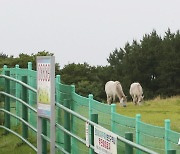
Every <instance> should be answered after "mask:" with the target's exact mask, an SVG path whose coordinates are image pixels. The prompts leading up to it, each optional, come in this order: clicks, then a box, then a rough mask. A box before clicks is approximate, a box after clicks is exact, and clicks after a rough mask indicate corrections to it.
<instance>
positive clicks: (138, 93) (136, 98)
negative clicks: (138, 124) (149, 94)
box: [129, 82, 144, 105]
mask: <svg viewBox="0 0 180 154" xmlns="http://www.w3.org/2000/svg"><path fill="white" fill-rule="evenodd" d="M129 93H130V95H131V97H132V99H133V103H134V104H135V105H137V104H140V102H141V101H143V98H144V96H143V89H142V87H141V85H140V83H138V82H134V83H132V84H131V86H130V90H129Z"/></svg>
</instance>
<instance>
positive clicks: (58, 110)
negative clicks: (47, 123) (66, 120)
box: [55, 75, 62, 144]
mask: <svg viewBox="0 0 180 154" xmlns="http://www.w3.org/2000/svg"><path fill="white" fill-rule="evenodd" d="M60 82H61V78H60V75H56V84H55V88H56V102H57V103H60V102H59V101H60V94H59V84H58V83H60ZM57 112H58V113H57V114H58V116H57V117H58V118H57V121H58V124H60V123H61V109H60V108H58V109H57ZM61 132H62V131H61V130H59V129H58V131H57V142H58V143H59V144H60V143H61V137H62V135H61V134H62V133H61Z"/></svg>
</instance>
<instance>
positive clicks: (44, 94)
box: [37, 57, 53, 118]
mask: <svg viewBox="0 0 180 154" xmlns="http://www.w3.org/2000/svg"><path fill="white" fill-rule="evenodd" d="M51 65H53V64H51V57H38V58H37V105H38V115H39V116H41V117H46V118H50V115H51V104H50V102H51V75H50V74H51V70H52V69H51Z"/></svg>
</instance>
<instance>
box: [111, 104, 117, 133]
mask: <svg viewBox="0 0 180 154" xmlns="http://www.w3.org/2000/svg"><path fill="white" fill-rule="evenodd" d="M115 112H116V104H111V131H112V132H115V130H114V129H115V122H114V113H115Z"/></svg>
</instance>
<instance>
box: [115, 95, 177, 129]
mask: <svg viewBox="0 0 180 154" xmlns="http://www.w3.org/2000/svg"><path fill="white" fill-rule="evenodd" d="M117 112H118V113H120V114H122V115H126V116H130V117H135V116H136V114H141V121H143V122H145V123H148V124H152V125H155V126H164V120H165V119H170V121H171V129H172V130H174V131H177V132H180V96H175V97H171V98H166V99H161V98H160V97H157V98H155V99H154V100H148V101H144V103H143V104H142V105H137V106H135V105H134V104H133V103H132V102H128V104H127V107H126V108H123V107H121V106H120V105H119V104H117Z"/></svg>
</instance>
